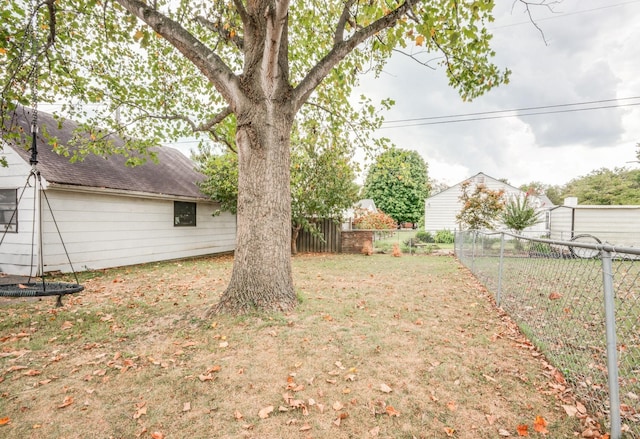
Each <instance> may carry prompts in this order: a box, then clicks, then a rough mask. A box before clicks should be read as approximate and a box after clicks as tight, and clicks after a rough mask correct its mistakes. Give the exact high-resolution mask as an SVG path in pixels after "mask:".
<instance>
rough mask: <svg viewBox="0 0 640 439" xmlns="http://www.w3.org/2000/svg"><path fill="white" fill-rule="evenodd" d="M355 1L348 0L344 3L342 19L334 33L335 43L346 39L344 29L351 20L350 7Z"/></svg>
mask: <svg viewBox="0 0 640 439" xmlns="http://www.w3.org/2000/svg"><path fill="white" fill-rule="evenodd" d="M354 2H355V0H348V1H347V2H346V3H345V5H344V9H342V14H340V19H339V20H338V24H337V25H336V32H335V33H334V34H333V44H334V45H336V44H338V43H340V42H342V41H344V30H345V27H346V26H347V23H348V22H349V16H350V15H351V12H350V8H351V6H353V3H354Z"/></svg>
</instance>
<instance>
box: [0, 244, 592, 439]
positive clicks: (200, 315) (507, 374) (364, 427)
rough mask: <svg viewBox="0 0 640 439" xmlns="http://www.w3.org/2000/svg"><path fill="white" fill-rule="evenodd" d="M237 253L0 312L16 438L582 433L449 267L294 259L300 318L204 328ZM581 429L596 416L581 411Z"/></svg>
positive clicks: (428, 260)
mask: <svg viewBox="0 0 640 439" xmlns="http://www.w3.org/2000/svg"><path fill="white" fill-rule="evenodd" d="M231 263H232V260H231V258H230V257H221V258H204V259H197V260H192V261H180V262H172V263H162V264H149V265H145V266H139V267H130V268H126V269H115V270H105V271H101V272H93V273H87V274H83V276H84V277H85V278H84V279H82V280H81V282H82V283H83V284H84V285H85V287H86V290H85V291H84V292H83V293H81V294H79V295H77V296H75V297H73V298H69V299H67V300H66V304H65V306H64V308H62V309H55V308H53V305H54V300H53V299H50V300H44V301H39V302H33V301H21V300H13V301H11V302H3V304H2V308H1V311H2V312H1V313H0V382H1V383H0V388H1V397H0V423H2V424H3V425H0V436H2V437H7V438H43V437H47V438H89V437H91V438H135V437H142V438H160V437H164V438H192V439H196V438H227V437H229V438H231V437H233V438H236V437H240V438H242V437H245V438H375V437H380V438H412V437H415V438H449V437H455V438H496V437H507V436H508V435H511V436H514V437H517V436H518V435H519V434H523V432H524V431H525V430H526V431H527V433H528V435H529V436H532V437H552V438H561V437H573V436H574V433H576V432H582V430H583V427H582V426H581V423H580V421H579V419H578V417H576V416H572V417H569V416H568V415H567V412H566V409H564V408H563V407H562V406H563V405H572V406H575V402H573V401H572V399H571V394H570V393H569V391H568V390H567V389H566V387H565V386H564V384H563V383H562V377H561V376H560V375H559V374H557V371H555V370H554V369H553V368H552V367H551V366H549V365H548V364H547V363H546V362H545V361H544V359H543V357H542V356H541V355H540V354H539V353H538V352H537V351H536V350H535V349H534V348H533V347H532V346H531V344H530V343H528V342H527V340H526V339H525V338H524V337H523V336H522V335H521V334H520V332H519V331H518V329H517V328H516V327H515V326H514V325H513V323H512V322H511V321H510V320H509V319H508V318H507V317H506V316H504V315H503V314H501V313H500V311H499V310H498V309H496V308H495V307H494V305H493V303H492V301H491V299H490V297H489V295H488V294H487V293H486V292H485V291H484V290H483V288H482V287H481V286H479V285H478V284H477V282H476V281H475V280H474V278H473V277H472V276H471V275H470V274H469V272H468V271H467V270H466V269H464V268H462V267H461V266H460V265H459V264H458V263H457V262H456V260H455V259H453V258H451V257H422V256H421V257H415V256H414V257H408V256H405V257H401V258H393V257H391V256H389V255H377V256H372V257H365V256H361V255H352V256H348V255H330V256H327V255H308V256H298V257H296V258H294V262H293V263H294V275H295V279H296V286H297V289H298V295H299V302H300V303H299V304H298V307H297V308H296V309H295V311H294V312H291V313H289V314H280V315H251V316H245V317H231V316H217V317H215V319H205V318H204V315H205V312H206V310H207V308H208V307H209V306H211V305H213V304H214V303H215V302H216V300H217V299H218V297H219V295H220V294H221V293H222V291H223V289H224V286H225V282H226V279H228V277H229V273H230V269H231ZM585 416H586V415H585Z"/></svg>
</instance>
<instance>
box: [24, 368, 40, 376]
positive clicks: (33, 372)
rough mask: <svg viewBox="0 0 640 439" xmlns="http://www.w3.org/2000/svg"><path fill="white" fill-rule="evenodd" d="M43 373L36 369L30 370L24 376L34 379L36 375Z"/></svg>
mask: <svg viewBox="0 0 640 439" xmlns="http://www.w3.org/2000/svg"><path fill="white" fill-rule="evenodd" d="M41 373H42V371H39V370H36V369H29V370H28V371H26V372H24V373H23V374H22V375H25V376H28V377H33V376H36V375H40V374H41Z"/></svg>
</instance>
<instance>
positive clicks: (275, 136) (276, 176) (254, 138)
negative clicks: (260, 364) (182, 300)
mask: <svg viewBox="0 0 640 439" xmlns="http://www.w3.org/2000/svg"><path fill="white" fill-rule="evenodd" d="M237 115H238V125H237V127H238V128H237V134H236V142H237V147H238V214H237V234H236V251H235V259H234V265H233V272H232V275H231V281H230V283H229V285H228V287H227V289H226V290H225V291H224V293H223V294H222V297H221V299H220V302H219V303H218V304H217V305H216V306H215V307H214V308H213V309H212V310H211V311H212V312H213V313H221V312H225V313H232V314H244V313H247V312H252V311H256V310H258V311H286V310H290V309H292V308H293V307H294V306H295V304H296V300H297V299H296V294H295V290H294V287H293V277H292V274H291V247H290V243H291V191H290V178H289V162H290V150H289V146H290V135H291V126H292V123H293V117H294V113H293V111H292V110H291V109H290V108H289V106H288V104H287V103H284V104H278V103H275V102H273V101H271V102H266V103H265V102H263V103H262V105H260V104H258V105H256V103H255V102H254V103H253V104H252V106H251V105H247V106H246V111H245V112H242V111H239V112H238V113H237Z"/></svg>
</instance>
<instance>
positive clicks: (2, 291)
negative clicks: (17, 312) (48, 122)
mask: <svg viewBox="0 0 640 439" xmlns="http://www.w3.org/2000/svg"><path fill="white" fill-rule="evenodd" d="M29 8H30V11H29V14H30V16H29V23H28V24H27V29H26V32H25V40H26V39H27V38H30V39H31V56H32V59H31V61H32V68H31V72H30V73H31V81H30V86H31V99H32V111H33V112H32V115H31V157H30V159H29V163H30V164H31V172H30V173H29V176H28V177H27V182H26V183H25V185H24V187H23V188H22V192H21V193H20V197H19V198H18V199H17V200H16V207H15V209H14V211H13V213H12V215H11V219H10V221H9V225H11V224H12V222H13V220H14V218H15V217H16V215H17V212H18V206H19V205H20V201H21V200H22V197H23V195H24V193H25V190H26V188H27V187H29V186H30V183H29V182H30V180H31V177H34V183H33V188H34V197H33V220H32V221H33V225H32V230H31V268H30V272H29V280H28V281H27V282H25V283H19V284H1V285H0V297H36V296H58V298H57V300H56V306H58V307H59V306H62V296H63V295H64V294H71V293H77V292H80V291H82V290H84V286H82V285H80V284H79V281H78V275H77V273H76V271H75V269H74V268H73V264H72V263H71V258H70V257H69V252H68V251H67V247H66V245H65V243H64V240H63V239H62V234H61V232H60V228H59V227H58V222H57V221H56V219H55V216H54V215H53V210H52V209H51V204H50V203H49V198H48V197H47V194H46V193H45V191H43V190H42V180H41V175H40V171H38V169H37V164H38V145H37V137H38V77H39V75H40V69H39V64H38V41H37V25H38V23H37V13H38V10H37V4H36V0H31V2H30V7H29ZM41 196H44V199H45V201H46V204H47V207H48V209H49V212H50V213H51V218H52V219H53V224H54V225H55V228H56V231H57V232H58V237H59V238H60V242H61V243H62V248H63V249H64V252H65V255H66V256H67V261H68V262H69V266H70V268H71V271H72V272H73V275H74V277H75V280H76V283H75V284H72V283H66V282H45V274H44V255H43V253H44V252H43V241H42V226H43V223H42V219H41V218H42V207H43V206H42V198H41ZM37 214H39V218H36V215H37ZM36 220H38V223H37V224H36ZM36 226H37V229H38V238H37V239H38V249H39V251H38V268H37V270H36V274H35V276H34V275H33V268H34V265H35V264H34V254H35V247H36ZM8 230H9V227H6V228H5V230H4V234H3V235H2V238H1V239H0V244H2V242H3V241H4V239H5V236H6V235H7V232H8ZM16 232H17V229H16ZM38 275H39V276H40V277H41V282H32V281H31V279H32V278H33V277H36V276H38Z"/></svg>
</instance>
